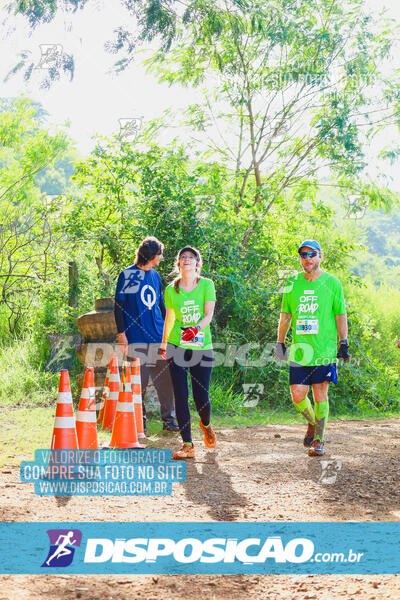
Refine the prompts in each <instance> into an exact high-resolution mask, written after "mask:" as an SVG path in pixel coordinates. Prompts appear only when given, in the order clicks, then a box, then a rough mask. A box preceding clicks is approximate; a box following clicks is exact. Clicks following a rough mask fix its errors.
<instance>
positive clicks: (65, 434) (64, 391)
mask: <svg viewBox="0 0 400 600" xmlns="http://www.w3.org/2000/svg"><path fill="white" fill-rule="evenodd" d="M67 448H71V449H72V450H77V449H78V438H77V435H76V428H75V417H74V408H73V406H72V394H71V386H70V383H69V374H68V371H67V369H62V371H61V373H60V387H59V390H58V398H57V408H56V418H55V421H54V430H53V437H52V440H51V450H64V449H67Z"/></svg>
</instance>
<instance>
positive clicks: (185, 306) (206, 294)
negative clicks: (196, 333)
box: [165, 277, 216, 350]
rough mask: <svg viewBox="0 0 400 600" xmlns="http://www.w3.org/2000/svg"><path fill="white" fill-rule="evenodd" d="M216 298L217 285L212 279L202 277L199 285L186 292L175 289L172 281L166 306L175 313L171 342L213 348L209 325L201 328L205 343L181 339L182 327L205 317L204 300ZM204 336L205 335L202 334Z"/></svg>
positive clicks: (198, 348) (206, 348)
mask: <svg viewBox="0 0 400 600" xmlns="http://www.w3.org/2000/svg"><path fill="white" fill-rule="evenodd" d="M213 300H216V296H215V287H214V283H213V282H212V281H211V279H207V278H206V277H201V278H200V281H199V283H198V284H197V286H196V287H195V288H194V290H192V291H191V292H185V290H183V289H182V288H179V294H178V293H177V292H176V291H175V288H174V286H173V284H172V283H171V284H170V285H169V286H168V287H167V288H166V290H165V306H166V307H167V308H172V310H173V311H174V313H175V323H174V326H173V328H172V330H171V333H170V334H169V337H168V342H169V343H170V344H175V346H180V347H181V348H191V349H193V350H211V349H212V340H211V330H210V326H209V325H207V327H205V328H204V329H201V331H200V335H201V334H204V339H203V340H202V341H203V343H202V344H201V345H196V346H195V345H194V344H191V343H190V342H186V343H183V342H181V341H180V336H181V332H182V330H181V327H194V326H195V325H197V323H199V322H200V321H201V319H203V317H204V302H211V301H213ZM202 337H203V336H202Z"/></svg>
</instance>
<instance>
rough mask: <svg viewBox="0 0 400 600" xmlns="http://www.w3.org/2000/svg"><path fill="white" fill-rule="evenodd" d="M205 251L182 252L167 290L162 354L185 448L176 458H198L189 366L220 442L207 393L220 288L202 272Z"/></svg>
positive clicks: (204, 416)
mask: <svg viewBox="0 0 400 600" xmlns="http://www.w3.org/2000/svg"><path fill="white" fill-rule="evenodd" d="M201 266H202V258H201V254H200V252H199V251H198V250H196V248H193V247H192V246H185V247H184V248H182V249H181V250H180V251H179V252H178V256H177V259H176V267H175V272H176V274H177V276H176V277H175V279H174V281H173V282H172V283H171V284H170V285H169V286H168V287H167V289H166V290H165V306H166V309H167V314H166V318H165V323H164V333H163V339H162V343H161V354H162V356H163V358H164V359H165V360H167V361H168V366H169V370H170V373H171V379H172V384H173V387H174V394H175V411H176V417H177V420H178V425H179V429H180V432H181V436H182V440H183V445H182V448H181V449H180V450H179V451H178V452H175V454H173V456H172V458H173V459H175V460H182V459H186V458H194V447H193V442H192V435H191V427H190V411H189V402H188V400H189V390H188V382H187V372H188V370H189V372H190V378H191V384H192V391H193V398H194V402H195V404H196V408H197V412H198V413H199V416H200V427H201V429H202V430H203V432H204V443H205V445H206V446H207V447H208V448H213V447H214V446H215V444H216V438H215V434H214V432H213V430H212V428H211V425H210V416H211V403H210V399H209V396H208V390H209V386H210V378H211V370H212V363H213V351H212V341H211V331H210V322H211V320H212V318H213V314H214V307H215V299H216V298H215V288H214V284H213V282H212V281H211V279H207V278H205V277H201V276H200V272H201Z"/></svg>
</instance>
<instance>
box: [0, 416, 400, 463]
mask: <svg viewBox="0 0 400 600" xmlns="http://www.w3.org/2000/svg"><path fill="white" fill-rule="evenodd" d="M0 414H1V421H2V432H3V435H2V439H1V441H0V467H4V466H12V467H17V466H19V463H20V462H21V461H22V460H33V455H34V452H35V450H36V449H37V448H49V447H50V443H51V437H52V433H53V426H54V416H55V406H54V405H53V406H46V407H32V408H23V407H16V408H10V407H8V406H7V407H3V408H1V410H0ZM399 417H400V413H399V412H397V413H396V412H390V413H389V412H387V413H378V412H377V411H372V410H371V411H365V412H363V413H362V414H357V415H354V414H353V415H352V414H346V415H341V414H338V415H334V416H332V417H331V418H330V419H329V420H330V421H340V420H343V421H345V420H368V419H369V420H374V421H377V420H384V419H388V418H399ZM303 422H304V420H303V418H302V416H301V415H299V414H297V413H296V412H295V411H294V409H293V410H291V411H272V412H271V411H269V412H267V411H264V412H262V411H260V410H258V411H257V410H256V409H249V411H248V414H245V415H239V414H237V415H228V414H226V415H221V414H213V416H212V423H213V426H214V427H215V428H216V429H220V428H231V429H239V428H241V427H254V426H258V425H274V424H280V423H281V424H287V423H303ZM147 427H148V432H149V436H150V437H151V438H153V439H155V438H156V439H157V441H159V439H160V438H159V434H160V433H161V430H162V423H161V420H160V419H157V418H152V419H148V421H147ZM192 429H193V434H194V436H195V437H201V436H202V433H201V431H200V428H199V426H198V416H197V414H196V413H195V411H193V410H192ZM110 437H111V434H110V432H108V431H102V430H100V429H98V439H99V442H100V443H106V442H108V441H109V440H110ZM174 437H175V436H168V439H174ZM176 439H177V440H179V439H180V438H179V437H178V436H176ZM161 445H162V444H161Z"/></svg>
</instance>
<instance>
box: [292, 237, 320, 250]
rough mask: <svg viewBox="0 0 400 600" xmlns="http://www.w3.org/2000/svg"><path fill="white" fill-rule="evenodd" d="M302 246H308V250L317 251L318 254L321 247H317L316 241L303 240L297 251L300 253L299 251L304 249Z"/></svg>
mask: <svg viewBox="0 0 400 600" xmlns="http://www.w3.org/2000/svg"><path fill="white" fill-rule="evenodd" d="M304 246H308V247H309V248H313V249H314V250H318V251H319V252H321V246H320V245H319V243H318V242H317V240H304V242H301V244H300V246H299V248H298V250H297V251H298V252H300V250H301V249H302V248H304Z"/></svg>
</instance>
